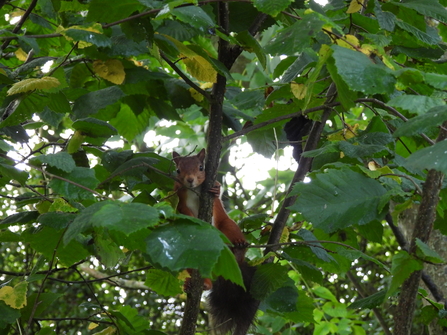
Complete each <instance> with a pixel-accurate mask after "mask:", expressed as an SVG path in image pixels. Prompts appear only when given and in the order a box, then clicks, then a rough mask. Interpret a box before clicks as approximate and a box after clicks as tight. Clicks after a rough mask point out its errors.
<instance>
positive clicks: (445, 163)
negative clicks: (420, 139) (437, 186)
mask: <svg viewBox="0 0 447 335" xmlns="http://www.w3.org/2000/svg"><path fill="white" fill-rule="evenodd" d="M446 152H447V140H444V141H441V142H438V143H436V144H435V145H433V146H431V147H427V148H424V149H421V150H419V151H416V152H415V153H413V154H411V155H410V156H409V157H408V158H407V164H408V166H410V167H412V168H416V169H427V170H430V169H434V170H437V171H440V172H442V173H444V174H445V175H447V159H445V158H446Z"/></svg>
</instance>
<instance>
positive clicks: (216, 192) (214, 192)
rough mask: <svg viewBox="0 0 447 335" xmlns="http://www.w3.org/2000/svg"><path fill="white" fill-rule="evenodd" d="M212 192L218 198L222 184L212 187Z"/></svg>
mask: <svg viewBox="0 0 447 335" xmlns="http://www.w3.org/2000/svg"><path fill="white" fill-rule="evenodd" d="M210 193H211V194H213V195H214V196H215V197H216V198H218V197H219V196H220V185H217V186H214V187H212V188H210Z"/></svg>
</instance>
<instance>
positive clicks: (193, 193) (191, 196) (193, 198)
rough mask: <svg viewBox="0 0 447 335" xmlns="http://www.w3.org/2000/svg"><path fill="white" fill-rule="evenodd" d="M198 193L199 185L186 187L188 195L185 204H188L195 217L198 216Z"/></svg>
mask: <svg viewBox="0 0 447 335" xmlns="http://www.w3.org/2000/svg"><path fill="white" fill-rule="evenodd" d="M199 194H200V187H197V188H195V189H188V196H187V197H186V206H188V208H189V209H190V210H191V212H192V213H193V214H194V217H195V218H196V217H198V216H199Z"/></svg>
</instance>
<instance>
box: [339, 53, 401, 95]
mask: <svg viewBox="0 0 447 335" xmlns="http://www.w3.org/2000/svg"><path fill="white" fill-rule="evenodd" d="M331 48H332V49H333V50H334V53H333V57H334V59H335V65H336V67H337V72H338V74H339V75H340V76H341V77H342V78H343V80H344V81H345V82H346V84H347V85H348V86H349V88H350V89H351V90H353V91H359V92H363V93H366V94H377V93H391V92H393V91H394V84H395V83H396V79H395V78H394V76H393V75H392V72H391V70H390V69H388V68H387V67H386V66H383V65H378V64H375V63H374V62H373V61H372V60H371V59H370V58H369V57H368V56H366V55H365V54H363V53H361V52H357V51H354V50H350V49H347V48H343V47H340V46H338V45H333V46H332V47H331Z"/></svg>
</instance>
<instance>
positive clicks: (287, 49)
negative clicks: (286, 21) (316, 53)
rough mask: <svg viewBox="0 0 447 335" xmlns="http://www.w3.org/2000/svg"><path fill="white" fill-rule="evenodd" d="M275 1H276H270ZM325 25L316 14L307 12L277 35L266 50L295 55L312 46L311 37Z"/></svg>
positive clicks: (275, 53)
mask: <svg viewBox="0 0 447 335" xmlns="http://www.w3.org/2000/svg"><path fill="white" fill-rule="evenodd" d="M270 2H271V3H275V2H274V1H270ZM323 25H324V22H323V21H321V20H320V18H319V17H318V15H316V14H307V15H304V16H303V17H302V20H299V21H296V22H295V23H294V24H292V25H291V26H290V27H287V28H285V29H284V30H282V31H280V32H279V33H278V35H276V36H275V37H274V38H273V39H272V40H271V41H270V43H269V44H267V45H266V47H265V51H266V52H267V53H269V54H272V55H278V54H283V55H294V54H296V53H298V52H301V51H303V50H304V49H306V48H307V47H310V41H311V40H310V37H311V36H312V34H313V32H314V31H319V30H320V29H321V28H322V27H323Z"/></svg>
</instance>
